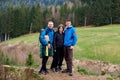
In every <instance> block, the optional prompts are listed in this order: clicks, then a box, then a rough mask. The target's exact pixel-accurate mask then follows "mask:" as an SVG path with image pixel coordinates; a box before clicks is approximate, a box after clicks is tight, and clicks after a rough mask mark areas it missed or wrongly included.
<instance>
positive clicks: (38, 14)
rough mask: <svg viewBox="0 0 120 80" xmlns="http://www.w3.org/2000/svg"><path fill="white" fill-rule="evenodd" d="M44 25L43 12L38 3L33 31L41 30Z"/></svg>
mask: <svg viewBox="0 0 120 80" xmlns="http://www.w3.org/2000/svg"><path fill="white" fill-rule="evenodd" d="M42 27H43V12H42V10H41V8H40V5H39V4H38V5H37V7H36V8H35V15H34V19H33V27H32V31H33V32H36V31H39V30H40V29H41V28H42Z"/></svg>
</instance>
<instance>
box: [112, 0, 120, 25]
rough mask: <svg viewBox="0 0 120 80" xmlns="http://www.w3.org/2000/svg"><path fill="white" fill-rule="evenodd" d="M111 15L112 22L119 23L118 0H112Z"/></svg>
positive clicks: (119, 9) (119, 0)
mask: <svg viewBox="0 0 120 80" xmlns="http://www.w3.org/2000/svg"><path fill="white" fill-rule="evenodd" d="M112 1H113V5H112V17H113V23H120V0H112Z"/></svg>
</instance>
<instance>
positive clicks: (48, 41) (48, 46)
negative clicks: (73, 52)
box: [39, 21, 54, 75]
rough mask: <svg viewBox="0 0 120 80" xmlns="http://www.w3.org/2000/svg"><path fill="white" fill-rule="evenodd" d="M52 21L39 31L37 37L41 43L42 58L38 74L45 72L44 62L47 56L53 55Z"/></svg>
mask: <svg viewBox="0 0 120 80" xmlns="http://www.w3.org/2000/svg"><path fill="white" fill-rule="evenodd" d="M53 26H54V24H53V22H52V21H49V22H48V26H47V27H46V28H45V29H44V30H43V31H42V32H41V35H40V37H39V40H40V43H41V49H40V57H41V58H42V66H41V69H40V71H39V74H41V73H42V74H45V75H46V74H47V73H48V71H47V68H46V63H47V60H48V58H49V56H53V50H52V44H53V38H54V30H53Z"/></svg>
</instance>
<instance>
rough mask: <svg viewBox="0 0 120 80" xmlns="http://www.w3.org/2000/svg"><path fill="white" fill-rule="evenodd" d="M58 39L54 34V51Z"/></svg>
mask: <svg viewBox="0 0 120 80" xmlns="http://www.w3.org/2000/svg"><path fill="white" fill-rule="evenodd" d="M56 38H57V34H56V33H55V34H54V41H53V46H54V50H56Z"/></svg>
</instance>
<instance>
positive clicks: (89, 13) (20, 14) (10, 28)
mask: <svg viewBox="0 0 120 80" xmlns="http://www.w3.org/2000/svg"><path fill="white" fill-rule="evenodd" d="M71 1H72V0H71ZM77 1H78V2H77ZM77 1H76V2H74V0H73V2H74V3H72V2H70V3H65V4H63V5H62V6H55V5H54V6H48V7H44V8H43V7H41V6H40V5H39V4H37V5H34V6H32V7H27V6H26V5H25V4H22V5H21V6H20V7H13V6H12V5H9V6H8V8H7V10H6V11H0V41H4V40H7V39H10V38H13V37H17V36H20V35H23V34H27V33H31V32H38V31H40V29H41V28H44V27H45V26H46V23H47V21H49V20H52V21H54V23H55V26H57V25H58V24H60V23H63V24H64V22H65V20H66V19H68V18H69V19H71V20H72V22H73V24H74V26H87V25H95V26H101V25H107V24H119V23H120V0H77Z"/></svg>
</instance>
